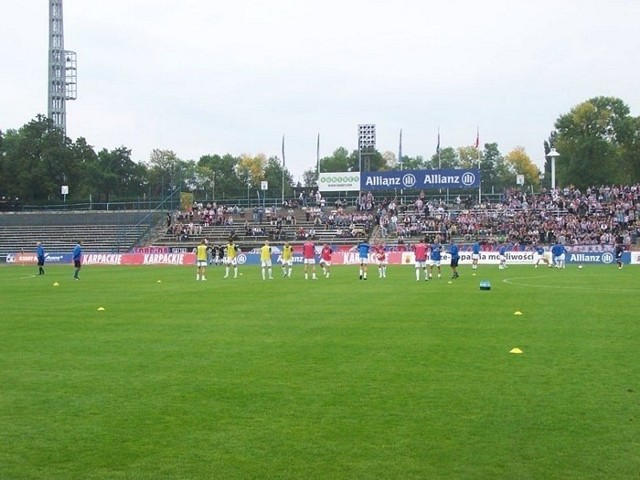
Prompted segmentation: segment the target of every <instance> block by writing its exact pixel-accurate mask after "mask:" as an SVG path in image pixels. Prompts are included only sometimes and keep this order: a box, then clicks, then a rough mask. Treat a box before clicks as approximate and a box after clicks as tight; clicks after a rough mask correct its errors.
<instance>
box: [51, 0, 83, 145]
mask: <svg viewBox="0 0 640 480" xmlns="http://www.w3.org/2000/svg"><path fill="white" fill-rule="evenodd" d="M48 82H49V97H48V98H49V108H48V117H49V118H50V119H51V120H53V124H54V125H55V126H56V127H57V128H59V129H60V130H61V131H62V133H63V135H66V132H67V108H66V101H67V100H75V99H76V98H77V66H76V52H72V51H69V50H65V49H64V27H63V21H62V0H50V1H49V75H48Z"/></svg>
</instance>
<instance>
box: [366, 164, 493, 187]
mask: <svg viewBox="0 0 640 480" xmlns="http://www.w3.org/2000/svg"><path fill="white" fill-rule="evenodd" d="M479 186H480V170H478V169H477V168H467V169H453V168H448V169H442V170H403V171H391V172H362V174H361V175H360V189H361V190H391V189H407V190H409V189H412V190H428V189H434V188H452V189H462V188H478V187H479Z"/></svg>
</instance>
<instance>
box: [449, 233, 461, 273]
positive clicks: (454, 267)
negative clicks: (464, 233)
mask: <svg viewBox="0 0 640 480" xmlns="http://www.w3.org/2000/svg"><path fill="white" fill-rule="evenodd" d="M449 255H451V263H450V265H451V272H452V275H451V279H452V280H453V279H455V278H458V277H459V276H460V274H459V273H458V263H459V262H460V251H459V249H458V245H456V242H455V240H451V245H449Z"/></svg>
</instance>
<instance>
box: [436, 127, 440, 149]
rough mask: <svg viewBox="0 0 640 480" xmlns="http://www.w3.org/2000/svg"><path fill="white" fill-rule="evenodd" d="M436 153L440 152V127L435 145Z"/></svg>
mask: <svg viewBox="0 0 640 480" xmlns="http://www.w3.org/2000/svg"><path fill="white" fill-rule="evenodd" d="M436 153H437V154H439V153H440V129H438V143H437V145H436Z"/></svg>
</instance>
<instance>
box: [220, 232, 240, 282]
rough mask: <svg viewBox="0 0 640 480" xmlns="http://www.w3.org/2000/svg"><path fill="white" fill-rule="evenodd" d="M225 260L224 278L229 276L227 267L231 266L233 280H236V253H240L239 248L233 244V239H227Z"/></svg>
mask: <svg viewBox="0 0 640 480" xmlns="http://www.w3.org/2000/svg"><path fill="white" fill-rule="evenodd" d="M225 251H226V254H227V257H226V260H225V262H224V263H225V265H226V267H225V273H224V278H227V277H228V276H229V267H231V266H233V278H238V253H240V248H239V247H237V246H236V244H235V243H233V239H232V238H230V239H229V243H227V248H226V250H225Z"/></svg>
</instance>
